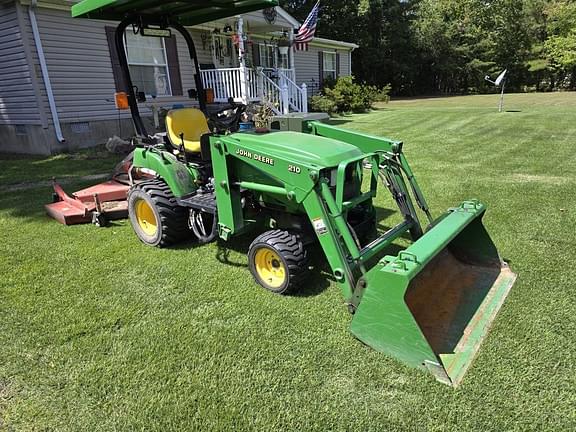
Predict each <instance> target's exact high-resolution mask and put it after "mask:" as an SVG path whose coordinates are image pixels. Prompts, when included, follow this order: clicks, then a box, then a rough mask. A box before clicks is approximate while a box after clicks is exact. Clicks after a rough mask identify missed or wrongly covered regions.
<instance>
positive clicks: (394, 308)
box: [351, 201, 516, 387]
mask: <svg viewBox="0 0 576 432" xmlns="http://www.w3.org/2000/svg"><path fill="white" fill-rule="evenodd" d="M484 213H485V207H484V206H483V205H482V204H480V203H478V202H475V201H470V202H465V203H463V204H462V206H461V207H460V208H458V209H454V210H451V211H450V212H449V213H448V214H447V215H446V216H445V217H443V218H442V219H441V220H440V221H439V222H438V223H436V224H435V226H434V227H433V228H432V229H431V230H429V231H428V232H427V233H426V234H425V235H424V236H423V237H421V238H420V239H419V240H418V241H417V242H415V243H414V244H412V246H410V247H409V248H408V249H406V250H405V251H403V252H401V253H400V254H399V255H398V257H386V258H385V259H384V260H382V261H380V263H379V264H378V265H377V266H375V267H374V268H372V269H371V270H369V271H368V272H367V273H366V275H365V276H364V280H363V281H362V284H363V286H365V288H364V291H363V294H362V298H361V300H360V303H359V305H358V308H357V310H356V313H355V315H354V318H353V320H352V324H351V331H352V333H353V334H354V335H355V336H356V337H357V338H358V339H360V340H361V341H363V342H364V343H366V344H367V345H369V346H371V347H373V348H374V349H376V350H378V351H381V352H384V353H386V354H388V355H390V356H392V357H395V358H396V359H398V360H400V361H402V362H404V363H406V364H408V365H410V366H413V367H418V368H422V369H426V370H428V371H429V372H431V373H432V374H433V375H434V376H435V377H436V379H438V380H439V381H441V382H443V383H446V384H449V385H452V386H454V387H455V386H457V385H458V384H459V383H460V381H461V380H462V378H463V376H464V374H465V373H466V370H467V369H468V367H469V366H470V364H471V363H472V361H473V359H474V356H475V354H476V352H477V351H478V348H479V347H480V344H481V343H482V340H483V339H484V336H485V335H486V333H487V332H488V329H489V327H490V324H491V323H492V321H493V320H494V318H495V316H496V314H497V313H498V310H499V309H500V306H501V305H502V303H503V302H504V300H505V298H506V296H507V294H508V292H509V291H510V288H511V287H512V285H513V284H514V281H515V279H516V275H515V274H514V273H512V271H511V270H510V268H509V267H508V266H507V265H506V264H505V263H504V262H503V261H502V260H501V259H500V257H499V255H498V252H497V250H496V247H495V246H494V243H493V242H492V240H491V239H490V236H489V235H488V233H487V232H486V229H485V228H484V225H483V224H482V217H483V215H484Z"/></svg>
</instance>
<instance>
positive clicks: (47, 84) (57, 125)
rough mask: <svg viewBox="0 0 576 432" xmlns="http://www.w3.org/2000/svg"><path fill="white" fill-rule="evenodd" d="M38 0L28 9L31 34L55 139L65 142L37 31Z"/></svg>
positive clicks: (33, 1) (33, 0)
mask: <svg viewBox="0 0 576 432" xmlns="http://www.w3.org/2000/svg"><path fill="white" fill-rule="evenodd" d="M37 3H38V0H32V2H31V3H30V6H29V7H28V15H29V16H30V24H31V26H32V34H33V35H34V44H35V45H36V51H37V52H38V60H39V61H40V70H41V71H42V78H43V80H44V87H45V88H46V95H47V96H48V104H49V105H50V113H51V114H52V122H53V123H54V130H55V132H56V139H58V141H59V142H61V143H63V142H66V139H65V138H64V137H63V136H62V129H61V127H60V119H59V118H58V110H57V109H56V102H55V101H54V93H53V92H52V84H51V83H50V75H48V66H47V65H46V57H45V56H44V49H43V48H42V42H41V41H40V32H39V31H38V22H37V21H36V14H35V10H36V6H37Z"/></svg>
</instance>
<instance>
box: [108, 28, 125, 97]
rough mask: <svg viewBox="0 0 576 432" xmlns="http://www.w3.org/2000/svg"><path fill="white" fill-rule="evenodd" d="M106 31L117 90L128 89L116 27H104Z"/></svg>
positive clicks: (123, 90)
mask: <svg viewBox="0 0 576 432" xmlns="http://www.w3.org/2000/svg"><path fill="white" fill-rule="evenodd" d="M104 30H105V31H106V40H107V41H108V51H109V52H110V62H111V63H112V74H113V75H114V85H115V86H116V91H117V92H125V91H127V88H126V83H125V81H124V75H123V74H122V68H121V67H120V59H119V58H118V51H116V42H115V34H116V28H115V27H108V26H106V27H104Z"/></svg>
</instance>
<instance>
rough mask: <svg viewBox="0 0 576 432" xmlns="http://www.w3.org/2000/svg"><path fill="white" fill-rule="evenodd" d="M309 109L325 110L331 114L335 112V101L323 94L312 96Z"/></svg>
mask: <svg viewBox="0 0 576 432" xmlns="http://www.w3.org/2000/svg"><path fill="white" fill-rule="evenodd" d="M310 109H311V110H312V111H313V112H325V113H328V114H330V115H332V114H335V113H336V102H334V101H333V100H332V99H330V98H329V97H327V96H324V95H318V96H312V98H310Z"/></svg>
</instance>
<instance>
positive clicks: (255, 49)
mask: <svg viewBox="0 0 576 432" xmlns="http://www.w3.org/2000/svg"><path fill="white" fill-rule="evenodd" d="M252 59H253V60H254V66H260V45H258V44H257V43H253V44H252Z"/></svg>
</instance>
